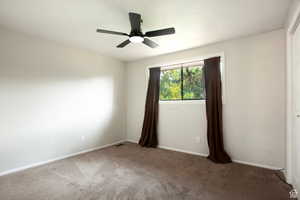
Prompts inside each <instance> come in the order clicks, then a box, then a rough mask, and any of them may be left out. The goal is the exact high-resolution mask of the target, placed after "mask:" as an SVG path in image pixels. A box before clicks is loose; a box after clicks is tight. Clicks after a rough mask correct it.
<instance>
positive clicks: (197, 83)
mask: <svg viewBox="0 0 300 200" xmlns="http://www.w3.org/2000/svg"><path fill="white" fill-rule="evenodd" d="M202 69H203V67H202V66H199V67H197V66H196V67H185V68H183V99H185V100H188V99H205V92H204V80H203V70H202Z"/></svg>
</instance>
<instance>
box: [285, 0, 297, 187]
mask: <svg viewBox="0 0 300 200" xmlns="http://www.w3.org/2000/svg"><path fill="white" fill-rule="evenodd" d="M299 16H300V1H299V0H294V1H293V3H292V4H291V7H290V11H289V16H288V20H287V23H286V36H287V180H288V182H290V183H291V184H293V185H294V187H296V188H297V189H298V191H300V153H299V152H300V146H299V139H300V138H299V134H298V133H297V131H298V130H296V129H295V122H296V121H295V120H299V119H296V118H295V117H296V114H298V113H297V111H296V109H295V105H296V104H295V103H294V102H293V100H294V96H293V92H294V91H295V90H294V91H293V88H297V87H294V86H293V84H294V83H296V84H297V83H298V81H297V80H296V79H297V77H296V79H293V77H294V76H295V74H294V72H293V70H294V66H293V61H294V60H295V58H294V57H295V56H293V55H295V54H296V52H293V51H295V50H296V51H300V50H299V49H294V48H293V46H295V42H296V41H295V39H296V38H294V37H295V27H296V24H299V23H300V22H299V19H298V17H299ZM298 26H299V25H298ZM297 32H298V36H297V37H298V41H299V27H298V30H297ZM296 76H297V75H296ZM298 78H299V77H298ZM298 98H299V97H298Z"/></svg>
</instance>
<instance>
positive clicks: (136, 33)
mask: <svg viewBox="0 0 300 200" xmlns="http://www.w3.org/2000/svg"><path fill="white" fill-rule="evenodd" d="M129 20H130V24H131V31H130V34H127V33H123V32H117V31H109V30H104V29H97V32H98V33H106V34H113V35H120V36H127V37H129V38H128V39H127V40H125V41H124V42H122V43H121V44H119V45H118V46H117V48H123V47H125V46H126V45H128V44H129V43H130V42H131V43H144V44H145V45H147V46H148V47H151V48H156V47H158V44H156V43H155V42H153V41H152V40H150V39H148V37H157V36H163V35H170V34H174V33H175V28H165V29H160V30H155V31H148V32H146V33H145V34H143V32H142V29H141V23H142V18H141V15H140V14H138V13H132V12H130V13H129Z"/></svg>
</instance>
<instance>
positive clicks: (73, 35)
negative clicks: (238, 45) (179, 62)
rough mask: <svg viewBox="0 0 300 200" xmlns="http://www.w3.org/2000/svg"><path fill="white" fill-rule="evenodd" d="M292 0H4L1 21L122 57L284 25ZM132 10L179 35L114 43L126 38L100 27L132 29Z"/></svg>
mask: <svg viewBox="0 0 300 200" xmlns="http://www.w3.org/2000/svg"><path fill="white" fill-rule="evenodd" d="M290 3H291V1H290V0H0V24H1V25H4V26H7V27H9V28H11V29H15V30H18V31H21V32H25V33H29V34H33V35H36V36H40V37H43V38H47V39H50V40H55V41H60V42H63V43H65V44H69V45H72V46H78V47H83V48H86V49H91V50H96V51H98V52H100V53H101V54H103V55H109V56H112V57H115V58H118V59H120V60H124V61H132V60H137V59H140V58H144V57H149V56H154V55H160V54H165V53H170V52H174V51H179V50H184V49H188V48H193V47H197V46H201V45H206V44H209V43H213V42H218V41H222V40H227V39H231V38H235V37H241V36H245V35H250V34H255V33H260V32H266V31H270V30H273V29H278V28H281V27H283V25H284V21H285V19H286V17H287V12H288V8H289V4H290ZM128 12H138V13H140V14H141V15H142V18H143V21H144V23H143V26H142V28H143V31H144V32H146V31H150V30H155V29H161V28H167V27H175V28H176V34H175V35H170V36H163V37H157V38H153V40H154V41H155V42H157V43H158V44H159V45H160V47H159V48H157V49H151V48H149V47H147V46H145V45H143V44H129V45H128V46H127V47H125V48H123V49H118V48H116V47H115V46H116V45H118V44H119V43H121V42H122V41H124V40H126V39H127V38H126V37H123V36H115V35H106V34H100V33H96V31H95V30H96V28H100V27H101V28H105V29H110V30H115V31H122V32H129V31H130V23H129V19H128Z"/></svg>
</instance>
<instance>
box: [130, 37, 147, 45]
mask: <svg viewBox="0 0 300 200" xmlns="http://www.w3.org/2000/svg"><path fill="white" fill-rule="evenodd" d="M129 41H130V42H131V43H141V42H143V41H144V38H143V37H141V36H132V37H130V38H129Z"/></svg>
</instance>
